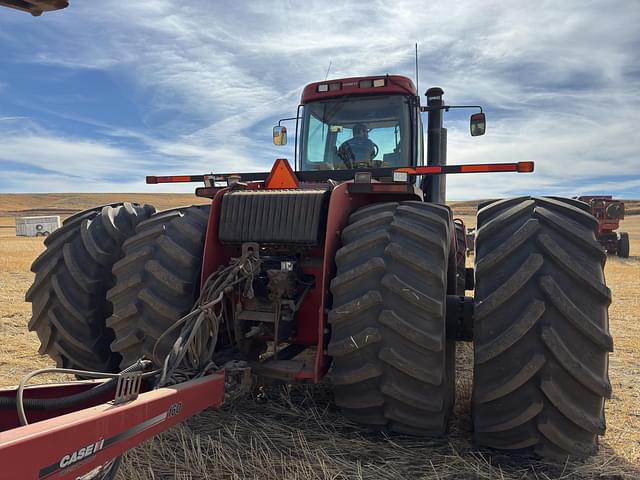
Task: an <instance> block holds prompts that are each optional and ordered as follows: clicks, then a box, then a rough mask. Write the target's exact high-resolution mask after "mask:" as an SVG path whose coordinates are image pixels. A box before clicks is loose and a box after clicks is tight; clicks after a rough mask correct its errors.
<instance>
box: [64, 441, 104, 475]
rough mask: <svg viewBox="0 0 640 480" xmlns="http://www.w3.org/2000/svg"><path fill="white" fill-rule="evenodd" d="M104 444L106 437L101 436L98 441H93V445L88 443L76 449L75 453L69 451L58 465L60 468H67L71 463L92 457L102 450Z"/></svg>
mask: <svg viewBox="0 0 640 480" xmlns="http://www.w3.org/2000/svg"><path fill="white" fill-rule="evenodd" d="M103 446H104V439H103V438H101V439H100V440H98V441H97V442H96V443H92V444H91V445H87V446H86V447H82V448H81V449H79V450H76V451H75V452H73V453H69V454H67V455H65V456H64V457H62V458H61V459H60V463H59V464H58V466H59V467H60V468H66V467H68V466H69V465H73V464H74V463H76V462H79V461H80V460H82V459H83V458H87V457H90V456H91V455H95V454H96V453H97V452H99V451H100V450H102V447H103Z"/></svg>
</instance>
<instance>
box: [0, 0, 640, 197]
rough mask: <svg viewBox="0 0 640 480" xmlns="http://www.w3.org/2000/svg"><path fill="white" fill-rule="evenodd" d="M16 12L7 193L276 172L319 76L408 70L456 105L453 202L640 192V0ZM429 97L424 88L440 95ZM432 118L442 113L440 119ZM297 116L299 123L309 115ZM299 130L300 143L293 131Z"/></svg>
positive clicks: (1, 126)
mask: <svg viewBox="0 0 640 480" xmlns="http://www.w3.org/2000/svg"><path fill="white" fill-rule="evenodd" d="M70 3H71V5H70V7H69V8H67V9H64V10H61V11H56V12H50V13H45V14H43V15H42V16H41V17H32V16H31V15H29V14H28V13H24V12H19V11H15V10H10V9H5V8H3V9H0V173H1V175H0V193H14V192H15V193H20V192H148V193H153V192H157V191H183V192H188V191H193V189H194V188H195V186H196V185H176V184H172V185H161V186H157V185H145V183H144V177H145V175H171V174H202V173H208V172H218V173H222V172H227V171H246V172H250V171H266V170H269V168H270V166H271V165H272V163H273V161H274V160H275V159H276V158H279V157H287V158H289V159H291V160H292V159H293V148H292V145H289V146H286V147H276V146H274V145H273V143H272V127H273V125H275V124H277V122H278V120H279V119H280V118H284V117H291V116H295V114H296V108H297V105H298V103H299V101H300V94H301V92H302V89H303V87H304V85H305V84H307V83H311V82H314V81H319V80H323V79H324V78H325V75H326V74H327V69H328V67H329V65H331V68H330V71H329V78H342V77H350V76H361V75H377V74H387V73H389V74H399V75H406V76H409V77H411V78H412V79H414V80H415V57H414V55H415V47H414V45H415V43H418V52H419V55H418V63H419V90H420V92H421V93H422V94H423V93H424V92H425V91H426V89H427V88H429V87H432V86H439V87H441V88H443V90H444V91H445V95H444V99H445V101H446V102H447V103H449V104H452V105H456V104H458V105H464V104H474V105H477V104H480V105H482V106H483V107H484V111H485V113H486V115H487V132H486V135H485V136H482V137H470V136H469V133H468V129H469V126H468V115H469V114H470V113H472V112H462V111H459V110H458V111H451V112H450V113H446V114H445V126H446V127H447V128H448V137H449V144H448V148H447V155H448V163H450V164H464V163H481V162H514V161H526V160H533V161H535V162H536V172H535V173H533V174H509V173H499V174H475V175H474V174H470V175H457V176H449V177H448V180H447V186H448V198H449V199H457V200H463V199H474V198H496V197H504V196H513V195H523V194H524V195H526V194H544V195H564V196H575V195H581V194H598V193H605V194H613V195H615V196H616V197H621V198H640V125H639V124H640V1H638V0H627V1H624V0H620V1H588V0H581V1H562V2H558V1H552V2H545V1H536V2H533V1H527V2H524V1H483V2H478V1H455V2H452V1H448V2H447V1H435V2H434V1H415V2H412V1H404V0H398V1H393V2H389V1H376V0H373V1H367V2H364V1H349V0H342V1H339V2H327V1H321V2H311V1H304V2H303V1H277V2H276V1H269V2H266V1H265V2H257V1H256V2H238V1H237V0H236V1H204V0H203V1H200V0H189V1H181V2H178V1H171V0H146V1H145V0H136V1H131V0H101V1H100V2H96V1H88V0H70ZM424 100H426V99H424V97H423V103H426V102H425V101H424ZM425 121H426V118H425ZM292 130H293V129H292ZM290 143H291V144H293V142H290Z"/></svg>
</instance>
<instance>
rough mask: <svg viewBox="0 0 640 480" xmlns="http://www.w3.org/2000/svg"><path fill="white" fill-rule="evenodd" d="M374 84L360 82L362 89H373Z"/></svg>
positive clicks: (364, 81)
mask: <svg viewBox="0 0 640 480" xmlns="http://www.w3.org/2000/svg"><path fill="white" fill-rule="evenodd" d="M372 86H373V82H372V81H371V80H360V88H371V87H372Z"/></svg>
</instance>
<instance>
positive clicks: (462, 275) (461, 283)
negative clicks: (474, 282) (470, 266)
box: [453, 222, 467, 296]
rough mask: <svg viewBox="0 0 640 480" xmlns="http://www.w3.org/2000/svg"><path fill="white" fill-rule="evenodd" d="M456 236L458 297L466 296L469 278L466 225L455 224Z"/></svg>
mask: <svg viewBox="0 0 640 480" xmlns="http://www.w3.org/2000/svg"><path fill="white" fill-rule="evenodd" d="M453 225H454V226H455V234H456V295H462V296H464V292H465V285H466V283H467V282H466V278H467V275H466V273H467V267H466V262H467V238H466V235H467V234H466V232H465V227H464V223H459V222H454V224H453Z"/></svg>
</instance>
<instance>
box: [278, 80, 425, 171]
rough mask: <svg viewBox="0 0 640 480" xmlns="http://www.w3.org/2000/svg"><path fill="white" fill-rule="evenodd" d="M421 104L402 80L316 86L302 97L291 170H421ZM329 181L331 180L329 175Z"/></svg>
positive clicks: (282, 138)
mask: <svg viewBox="0 0 640 480" xmlns="http://www.w3.org/2000/svg"><path fill="white" fill-rule="evenodd" d="M419 102H420V99H419V97H418V95H417V91H416V88H415V86H414V84H413V82H412V81H411V80H410V79H408V78H405V77H401V76H386V77H359V78H346V79H342V80H332V81H329V82H316V83H312V84H309V85H308V86H307V87H306V88H305V89H304V91H303V93H302V97H301V101H300V106H299V107H298V115H297V116H296V117H293V118H292V119H283V120H281V121H280V122H279V125H278V126H277V127H275V128H274V143H276V144H277V145H283V144H285V143H286V127H283V126H282V125H280V123H282V121H284V120H296V153H295V156H296V159H295V163H296V170H298V171H303V172H304V171H318V170H320V171H322V170H325V171H335V170H350V169H356V168H357V169H368V168H372V169H375V168H394V167H396V168H397V167H402V166H416V165H422V163H423V161H422V142H423V141H422V120H421V118H420V114H419V112H420V110H419V108H420V106H419ZM328 176H329V177H331V174H328Z"/></svg>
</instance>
